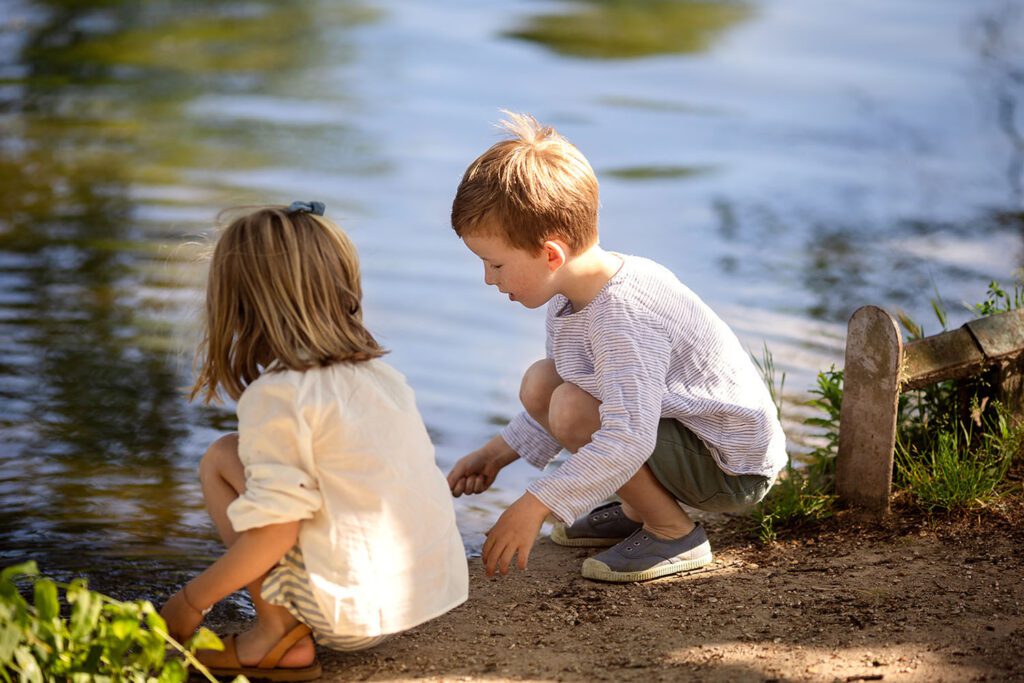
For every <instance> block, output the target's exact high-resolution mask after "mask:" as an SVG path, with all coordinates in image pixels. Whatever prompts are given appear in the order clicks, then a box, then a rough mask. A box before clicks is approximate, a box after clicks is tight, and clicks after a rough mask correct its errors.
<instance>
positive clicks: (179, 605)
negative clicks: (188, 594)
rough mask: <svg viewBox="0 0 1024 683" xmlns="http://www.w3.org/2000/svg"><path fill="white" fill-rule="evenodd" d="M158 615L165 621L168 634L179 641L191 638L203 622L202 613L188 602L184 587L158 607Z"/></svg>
mask: <svg viewBox="0 0 1024 683" xmlns="http://www.w3.org/2000/svg"><path fill="white" fill-rule="evenodd" d="M160 616H161V617H163V619H164V621H166V622H167V631H168V634H169V635H170V636H171V638H174V639H175V640H176V641H178V642H179V643H184V642H185V641H186V640H188V639H189V638H191V637H192V634H193V633H195V632H196V629H197V628H199V625H200V624H202V623H203V613H202V612H200V611H199V610H197V609H196V608H194V607H192V606H191V605H189V604H188V600H187V599H186V598H185V589H184V588H182V589H181V590H180V591H178V592H177V593H175V594H174V595H172V596H171V599H170V600H168V601H167V602H166V603H164V606H163V607H161V608H160Z"/></svg>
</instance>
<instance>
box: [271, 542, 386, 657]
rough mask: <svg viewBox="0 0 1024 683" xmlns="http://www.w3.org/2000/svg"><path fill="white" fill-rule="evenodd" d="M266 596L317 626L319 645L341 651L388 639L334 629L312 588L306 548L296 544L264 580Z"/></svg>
mask: <svg viewBox="0 0 1024 683" xmlns="http://www.w3.org/2000/svg"><path fill="white" fill-rule="evenodd" d="M261 593H262V595H263V599H264V600H266V601H267V602H269V603H270V604H271V605H279V606H281V607H284V608H286V609H287V610H288V611H289V612H291V613H292V616H294V617H295V618H296V619H298V620H299V621H301V622H302V623H303V624H305V625H306V626H309V628H311V629H312V630H313V637H314V638H315V639H316V642H317V643H318V644H319V645H323V646H325V647H329V648H331V649H332V650H339V651H341V652H356V651H357V650H366V649H367V648H371V647H373V646H374V645H378V644H380V643H381V642H383V641H385V640H387V638H388V636H386V635H385V636H345V635H338V634H336V633H332V632H331V627H330V625H329V624H328V623H327V620H326V619H325V618H324V616H323V613H322V612H321V611H320V606H319V605H317V602H316V598H315V597H314V596H313V593H312V591H311V590H310V588H309V575H308V574H307V573H306V565H305V563H304V562H303V561H302V551H301V550H299V547H298V546H295V547H294V548H292V549H291V550H289V551H288V554H287V555H285V556H284V557H283V558H282V559H281V562H280V564H278V565H277V566H276V567H274V568H273V569H271V570H270V573H269V574H267V578H266V579H264V580H263V588H262V590H261Z"/></svg>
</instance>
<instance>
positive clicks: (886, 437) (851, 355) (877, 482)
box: [836, 306, 903, 516]
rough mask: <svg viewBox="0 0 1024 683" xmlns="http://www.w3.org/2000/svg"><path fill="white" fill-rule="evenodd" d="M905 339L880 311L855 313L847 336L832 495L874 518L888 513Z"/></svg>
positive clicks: (865, 309) (870, 308)
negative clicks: (834, 486) (833, 493)
mask: <svg viewBox="0 0 1024 683" xmlns="http://www.w3.org/2000/svg"><path fill="white" fill-rule="evenodd" d="M902 362H903V340H902V337H901V335H900V330H899V326H898V325H897V324H896V320H894V319H893V317H892V316H891V315H889V314H888V313H887V312H886V311H884V310H883V309H881V308H879V307H877V306H862V307H861V308H858V309H857V310H856V311H854V313H853V315H852V316H851V317H850V323H849V325H848V327H847V334H846V366H845V369H844V371H843V406H842V411H841V412H840V417H839V421H840V424H841V425H842V426H843V428H842V429H840V431H839V452H838V454H837V456H836V493H837V494H838V495H839V497H840V498H841V499H842V500H845V501H847V502H849V503H851V504H853V505H857V506H860V507H863V508H865V509H867V510H869V511H871V512H873V513H875V514H876V515H879V516H881V515H884V514H885V513H887V512H888V511H889V490H890V488H891V487H892V463H893V451H894V450H895V447H896V413H897V406H898V403H899V395H900V365H901V364H902Z"/></svg>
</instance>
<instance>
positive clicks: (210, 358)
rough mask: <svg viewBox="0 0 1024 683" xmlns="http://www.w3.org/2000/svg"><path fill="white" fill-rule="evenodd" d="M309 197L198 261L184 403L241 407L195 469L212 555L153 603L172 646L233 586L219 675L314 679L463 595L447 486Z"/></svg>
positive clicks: (331, 230)
mask: <svg viewBox="0 0 1024 683" xmlns="http://www.w3.org/2000/svg"><path fill="white" fill-rule="evenodd" d="M323 212H324V207H323V204H321V203H320V202H295V203H293V204H292V205H291V206H289V207H288V208H283V207H271V208H264V209H259V210H256V211H252V212H250V213H248V214H246V215H243V216H241V217H239V218H237V219H235V220H234V221H232V222H231V223H230V225H228V226H227V228H226V229H225V230H224V232H223V234H222V235H221V237H220V239H219V240H218V242H217V246H216V248H215V250H214V253H213V260H212V263H211V265H210V274H209V282H208V288H207V297H206V321H205V322H206V330H205V335H204V338H203V341H202V342H201V343H200V345H199V351H198V354H197V358H196V366H197V369H198V379H197V380H196V383H195V385H194V386H193V387H192V394H191V396H190V398H192V399H194V398H195V397H196V396H197V395H199V394H202V395H203V398H204V401H205V402H206V403H209V402H210V401H212V400H216V399H217V398H218V393H219V392H220V391H223V392H224V393H226V394H227V395H228V396H230V397H231V398H232V399H235V400H237V401H238V434H231V435H228V436H224V437H222V438H220V439H218V440H217V441H216V442H214V444H213V445H212V446H210V448H209V450H208V451H207V452H206V454H205V455H204V456H203V459H202V462H201V463H200V465H199V478H200V481H201V483H202V489H203V496H204V498H205V500H206V507H207V510H208V511H209V514H210V517H211V518H212V519H213V523H214V525H216V527H217V531H218V532H219V533H220V536H221V538H222V539H223V541H224V545H225V546H227V548H228V550H227V552H226V553H225V554H224V555H223V556H222V557H221V558H220V559H219V560H217V561H216V562H214V563H213V564H212V565H211V566H210V567H209V568H207V569H206V570H205V571H204V572H202V573H201V574H200V575H199V576H197V577H196V578H194V579H192V580H191V581H189V582H188V583H187V584H185V586H184V587H182V589H181V590H180V591H178V592H177V593H175V594H174V595H173V596H172V597H171V598H170V600H168V602H167V604H165V605H164V607H163V609H162V610H161V614H162V615H163V617H164V619H166V621H167V625H168V628H169V630H170V631H171V634H172V635H174V636H175V637H177V638H178V639H179V640H181V639H185V638H187V637H188V636H190V635H191V634H192V632H193V631H194V630H195V629H196V628H198V626H199V624H200V623H201V622H202V620H203V616H204V615H205V614H206V612H207V611H209V608H210V606H211V605H213V604H214V603H216V602H217V601H218V600H220V599H222V598H224V597H226V596H227V595H230V594H231V593H233V592H234V591H236V590H238V589H239V588H241V587H242V586H245V587H247V588H248V590H249V593H250V595H251V596H252V602H253V606H254V607H255V609H256V623H255V624H254V625H253V626H252V628H251V629H250V630H248V631H246V632H245V633H242V634H240V635H238V636H237V637H236V636H228V637H226V638H225V639H224V644H225V649H224V651H223V652H214V651H210V650H208V651H202V652H201V653H200V659H201V660H202V661H203V663H204V664H206V665H207V667H208V668H210V670H211V672H212V673H214V674H215V675H218V676H234V675H238V674H244V675H246V676H249V677H254V678H261V679H264V680H289V681H305V680H312V679H314V678H317V677H318V676H319V675H320V664H319V663H318V662H317V661H316V658H315V652H314V649H313V640H312V638H311V634H312V636H313V637H315V638H316V640H317V641H318V642H320V644H322V645H326V646H328V647H331V648H334V649H338V650H344V651H353V650H360V649H364V648H367V647H371V646H373V645H376V644H377V643H379V642H380V641H381V640H382V639H383V638H384V637H385V636H386V635H387V634H391V633H398V632H400V631H403V630H405V629H409V628H411V627H413V626H415V625H417V624H419V623H422V622H424V621H426V620H428V619H432V618H434V617H436V616H439V615H441V614H444V613H445V612H447V611H448V610H450V609H452V608H453V607H455V606H456V605H459V604H461V603H462V602H463V601H465V599H466V596H467V585H468V577H467V567H466V557H465V554H464V551H463V547H462V542H461V540H460V537H459V533H458V530H457V529H456V526H455V514H454V509H453V506H452V501H451V495H450V493H449V491H448V486H447V484H446V482H445V479H444V477H443V476H442V474H441V472H440V471H439V470H438V469H437V467H436V465H435V464H434V451H433V447H432V446H431V443H430V439H429V438H428V436H427V431H426V429H425V427H424V425H423V421H422V419H421V418H420V415H419V412H418V411H417V409H416V404H415V401H414V397H413V393H412V390H411V389H410V388H409V387H408V385H407V384H406V383H405V379H404V378H403V377H402V375H400V374H399V373H398V372H396V371H395V370H393V369H392V368H391V367H389V366H388V365H387V364H385V363H384V362H383V361H381V360H379V358H380V356H382V355H383V354H384V350H383V349H381V347H380V346H379V345H378V344H377V342H376V340H375V339H374V338H373V337H372V336H371V335H370V333H369V332H368V331H367V330H366V328H365V327H363V323H362V313H361V310H360V300H361V297H362V293H361V288H360V284H359V262H358V258H357V256H356V251H355V248H354V247H353V246H352V243H351V242H350V241H349V240H348V238H347V237H346V236H345V234H344V233H343V232H342V231H341V230H340V229H339V228H338V227H337V226H335V225H334V224H332V223H331V222H330V221H328V220H326V219H324V218H323V217H322V216H323Z"/></svg>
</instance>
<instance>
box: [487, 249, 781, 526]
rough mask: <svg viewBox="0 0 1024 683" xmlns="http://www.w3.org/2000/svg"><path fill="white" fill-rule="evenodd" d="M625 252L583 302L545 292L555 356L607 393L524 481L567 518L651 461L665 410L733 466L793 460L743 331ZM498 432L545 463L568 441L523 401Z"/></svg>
mask: <svg viewBox="0 0 1024 683" xmlns="http://www.w3.org/2000/svg"><path fill="white" fill-rule="evenodd" d="M622 259H623V265H622V267H621V268H620V269H619V271H618V272H617V273H616V274H615V275H614V276H612V278H611V279H610V280H609V281H608V283H607V284H606V285H605V286H604V288H603V289H602V290H601V291H600V292H599V293H598V295H597V296H596V297H595V298H594V300H593V301H591V302H590V303H589V304H588V305H587V306H586V307H585V308H583V309H582V310H580V311H576V312H574V311H573V310H572V304H571V303H570V302H569V300H568V299H567V298H566V297H564V296H562V295H560V294H559V295H556V296H555V297H554V298H552V299H551V301H550V302H549V303H548V308H547V324H546V327H547V355H548V357H549V358H551V359H552V360H554V362H555V368H556V370H557V371H558V374H559V376H560V377H561V378H562V379H563V380H565V381H566V382H572V383H573V384H575V385H576V386H578V387H580V388H581V389H583V390H584V391H586V392H587V393H589V394H590V395H592V396H594V397H595V398H597V399H598V400H599V401H601V407H600V413H601V428H600V429H599V430H598V431H597V432H595V433H594V436H593V438H592V440H591V442H590V443H589V444H587V445H586V446H584V447H583V448H581V449H580V450H579V451H578V452H577V453H575V454H572V455H570V456H569V458H568V459H567V460H566V461H565V462H564V463H563V464H562V466H561V467H559V468H558V469H557V470H554V471H553V472H550V473H548V474H546V475H545V476H543V477H541V478H539V479H537V480H535V481H534V482H532V483H531V484H530V485H529V486H528V487H527V490H528V491H530V492H531V493H532V494H534V495H535V496H537V498H539V499H540V501H541V502H543V503H544V504H545V505H547V506H548V508H550V509H551V511H552V512H553V513H554V514H555V515H556V516H558V517H559V518H560V519H561V520H562V521H564V522H566V523H571V522H572V521H573V520H574V519H575V518H576V517H578V516H580V515H582V514H584V513H585V512H587V511H589V510H590V509H591V508H592V507H594V506H595V505H597V504H598V503H600V502H601V501H603V500H605V499H606V498H607V497H608V496H609V495H611V494H612V493H614V492H615V491H617V490H618V489H619V488H621V487H622V485H623V484H625V483H626V482H627V481H629V479H630V478H631V477H632V476H633V475H634V474H635V473H636V472H637V471H638V470H639V469H640V467H641V466H643V464H644V462H646V461H647V458H649V457H650V455H651V453H652V452H653V451H654V446H655V441H656V438H657V431H658V422H659V420H660V419H661V418H662V417H671V418H675V419H677V420H679V421H680V422H682V423H683V424H684V425H685V426H686V427H687V428H688V429H690V431H692V432H693V433H694V434H696V435H697V436H699V437H700V438H701V440H702V441H704V443H705V444H706V445H707V446H708V449H709V450H710V451H711V454H712V456H713V457H714V459H715V462H717V463H718V465H719V467H721V468H722V470H723V471H725V472H727V473H729V474H733V475H738V474H758V475H763V476H768V477H772V476H775V475H776V474H777V473H778V472H779V470H781V469H782V468H783V467H784V466H785V464H786V459H787V456H786V438H785V435H784V434H783V432H782V426H781V425H780V424H779V420H778V417H777V414H776V409H775V406H774V404H773V403H772V400H771V396H770V395H769V393H768V390H767V387H766V386H765V384H764V382H763V380H762V379H761V377H760V374H759V373H758V371H757V368H756V367H755V366H754V363H753V362H752V361H751V359H750V356H749V354H748V353H747V352H746V351H745V350H744V349H743V347H742V346H741V344H740V342H739V340H738V339H737V338H736V335H735V334H734V333H733V332H732V330H731V329H729V327H728V326H727V325H726V324H725V323H724V322H723V321H722V320H721V319H720V318H719V317H718V316H717V315H715V313H714V312H713V311H712V310H711V309H710V308H709V307H708V306H707V305H706V304H705V303H704V302H703V301H701V300H700V298H698V297H697V295H696V294H694V293H693V292H691V291H690V290H689V289H688V288H687V287H686V286H684V285H683V284H682V283H681V282H679V280H678V279H677V278H676V277H675V275H673V274H672V273H671V272H670V271H669V270H668V269H666V268H664V267H663V266H660V265H658V264H657V263H655V262H653V261H650V260H648V259H644V258H640V257H636V256H622ZM501 436H502V438H503V439H504V440H505V441H506V442H507V443H508V444H509V446H511V447H512V449H513V450H515V451H516V452H517V453H518V454H519V455H520V456H521V457H522V458H523V459H525V460H526V461H527V462H529V463H530V464H532V465H534V466H535V467H538V468H544V467H545V466H546V465H547V464H548V463H549V462H550V461H551V460H552V459H554V457H555V456H556V455H558V453H559V452H560V451H561V446H560V445H559V444H558V442H556V441H555V440H554V439H553V438H552V437H551V435H549V434H548V433H547V432H546V431H545V430H544V429H543V428H542V427H541V426H540V425H539V424H537V422H536V421H534V420H533V419H532V418H531V417H530V416H529V415H527V414H526V413H525V412H523V413H520V414H519V415H517V416H516V417H515V418H514V419H513V420H512V422H510V423H509V424H508V426H506V427H505V428H504V429H503V430H502V432H501Z"/></svg>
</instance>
